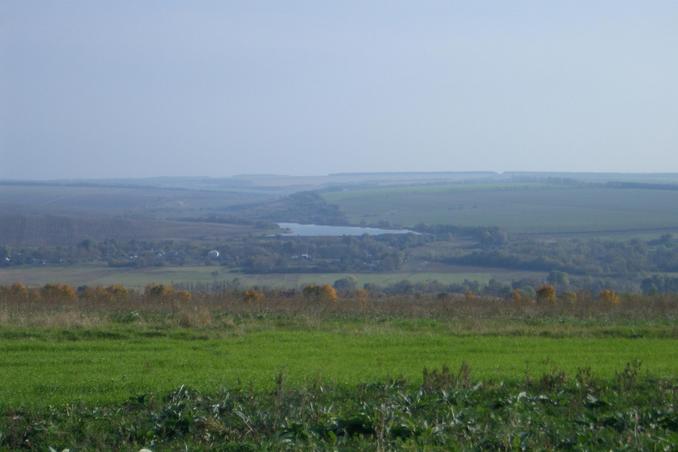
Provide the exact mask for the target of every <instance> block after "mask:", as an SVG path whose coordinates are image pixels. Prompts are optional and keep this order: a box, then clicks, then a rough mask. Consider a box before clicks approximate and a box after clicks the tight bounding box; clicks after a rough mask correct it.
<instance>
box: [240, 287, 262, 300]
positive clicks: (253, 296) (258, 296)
mask: <svg viewBox="0 0 678 452" xmlns="http://www.w3.org/2000/svg"><path fill="white" fill-rule="evenodd" d="M242 299H243V300H244V301H245V302H247V303H253V302H257V301H262V300H263V299H264V294H263V293H262V292H260V291H258V290H254V289H249V290H246V291H245V292H243V294H242Z"/></svg>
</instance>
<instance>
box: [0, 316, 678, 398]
mask: <svg viewBox="0 0 678 452" xmlns="http://www.w3.org/2000/svg"><path fill="white" fill-rule="evenodd" d="M0 334H1V335H2V341H1V342H0V380H1V381H3V384H2V385H1V386H0V400H1V401H2V404H4V405H5V406H14V407H16V406H22V405H40V406H44V405H46V404H55V403H56V404H59V403H65V402H73V401H75V400H83V401H86V402H96V403H109V402H119V401H122V400H125V399H127V398H128V397H130V396H133V395H135V394H141V393H146V392H154V393H158V392H163V391H168V390H171V389H173V388H176V387H178V386H180V385H183V384H186V385H189V386H191V387H194V388H197V389H200V390H204V391H216V390H218V389H219V388H220V387H229V386H233V385H236V384H238V382H245V383H246V384H248V385H249V384H252V385H254V386H255V387H268V386H270V385H272V383H273V381H274V377H275V375H276V374H278V373H279V372H283V373H284V374H285V375H286V376H287V379H288V381H289V382H290V383H291V384H295V385H301V384H304V383H307V384H308V383H312V382H313V381H316V380H318V381H328V382H335V383H341V384H343V383H346V384H357V383H361V382H368V381H383V380H385V379H387V378H389V377H392V376H403V377H405V378H406V379H408V381H413V382H416V381H419V380H420V378H421V372H422V369H423V368H424V367H428V368H440V367H441V366H443V365H449V366H450V367H452V368H457V367H458V366H459V365H460V364H461V363H462V362H466V363H468V364H469V365H470V367H471V369H472V371H473V375H474V377H475V378H479V379H495V380H496V379H508V380H516V379H521V378H524V377H525V375H526V373H527V374H529V375H533V376H539V375H541V374H543V373H545V372H549V371H552V370H553V369H560V370H564V371H565V372H566V373H568V374H574V373H575V372H576V370H577V369H578V368H583V367H591V369H592V371H593V373H594V374H595V375H596V376H599V377H610V376H612V375H613V374H614V372H616V371H619V370H620V369H621V368H623V366H624V365H625V364H626V363H628V362H630V361H633V360H635V359H639V360H641V361H642V365H643V369H644V370H647V371H648V372H650V373H652V374H655V375H658V376H667V377H675V376H676V375H678V340H676V339H675V338H674V337H668V338H667V337H662V336H661V335H660V336H656V335H653V334H649V335H646V336H644V337H638V338H629V337H623V335H615V334H610V333H609V332H608V335H607V336H606V335H605V334H603V335H600V334H593V335H586V334H585V335H583V336H582V335H580V334H579V333H578V334H577V335H567V334H566V335H565V336H563V337H543V336H540V335H537V334H534V335H533V334H530V333H529V332H528V333H527V334H523V335H493V334H488V335H473V334H454V333H453V332H451V331H446V330H445V329H444V328H441V325H438V324H436V323H435V322H433V323H432V322H431V321H426V322H416V321H412V322H405V323H398V324H393V325H391V326H390V327H384V326H383V325H381V326H380V325H379V324H378V323H370V324H361V323H352V322H343V323H342V322H339V323H336V322H333V323H327V324H325V325H322V326H321V327H318V328H307V329H302V328H299V327H298V326H297V327H296V328H294V327H292V328H290V327H285V326H275V325H272V324H263V323H262V325H260V326H258V327H257V326H256V325H255V326H254V327H252V328H251V329H250V330H248V331H243V330H236V329H234V330H233V331H230V332H229V331H221V332H214V331H211V332H210V331H200V330H187V329H183V330H182V329H176V330H175V329H171V330H153V329H143V328H140V329H132V328H129V329H124V328H122V327H120V328H115V327H109V328H103V329H93V330H86V329H81V330H77V329H76V330H37V331H36V330H25V329H24V330H21V329H7V328H3V330H2V331H0Z"/></svg>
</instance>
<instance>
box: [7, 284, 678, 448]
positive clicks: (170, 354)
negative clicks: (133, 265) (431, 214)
mask: <svg viewBox="0 0 678 452" xmlns="http://www.w3.org/2000/svg"><path fill="white" fill-rule="evenodd" d="M57 289H58V287H55V286H51V287H50V286H47V287H44V288H42V289H27V290H23V289H22V290H19V289H11V288H10V290H7V289H3V290H0V381H1V382H2V384H1V385H0V450H5V449H7V450H17V449H38V450H49V448H53V449H55V450H63V449H66V448H70V449H82V450H105V449H111V448H119V449H124V450H139V449H141V448H143V447H146V448H150V449H151V450H178V449H182V450H186V449H188V450H213V449H219V450H247V451H250V450H251V451H254V450H262V449H263V450H310V449H312V450H329V449H331V450H392V449H410V450H420V449H427V450H468V449H473V450H483V449H493V450H527V449H562V448H573V447H576V446H578V447H581V448H584V449H600V448H604V449H619V448H626V449H632V450H638V449H661V450H671V447H673V446H672V445H675V444H676V441H677V440H678V418H677V417H676V387H677V386H676V384H677V376H678V323H677V322H676V319H678V302H677V301H676V300H675V299H674V297H671V296H656V297H645V296H630V295H628V296H622V297H619V298H618V299H615V300H613V301H612V302H604V301H603V300H602V299H597V298H595V297H585V296H584V295H583V294H582V296H580V297H578V298H577V300H576V302H572V301H569V302H567V301H566V300H564V299H563V300H560V299H558V300H556V301H554V302H548V303H541V302H535V301H530V300H525V301H520V302H514V301H511V300H504V299H497V298H477V297H468V296H463V295H459V296H455V295H449V296H445V297H440V296H423V295H421V296H415V295H413V296H378V297H377V296H374V297H367V298H364V297H357V295H356V297H353V296H351V295H347V296H344V297H339V298H338V299H336V300H335V301H331V299H321V298H309V297H307V296H306V295H304V294H303V293H301V292H298V291H297V292H293V291H273V290H271V291H267V292H261V293H260V294H259V296H256V297H254V296H248V292H245V293H240V292H238V291H225V292H219V293H206V292H197V291H196V292H193V293H190V294H189V293H187V292H181V291H172V290H170V289H169V288H167V287H165V288H164V289H163V290H160V289H159V288H157V287H156V289H158V290H153V291H150V290H147V291H144V292H141V291H135V290H123V289H121V288H120V287H117V288H113V289H115V290H114V291H113V290H111V291H107V289H102V290H99V291H97V290H94V289H92V291H90V292H87V293H88V294H89V295H84V294H80V295H79V296H78V295H76V294H75V292H74V291H72V289H70V291H69V290H66V288H63V287H62V289H59V290H60V291H57ZM12 294H15V295H12ZM49 294H52V295H51V296H48V295H49ZM248 300H249V301H248ZM450 369H451V370H450ZM667 447H668V449H667Z"/></svg>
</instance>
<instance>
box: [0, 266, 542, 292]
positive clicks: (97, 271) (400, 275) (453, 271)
mask: <svg viewBox="0 0 678 452" xmlns="http://www.w3.org/2000/svg"><path fill="white" fill-rule="evenodd" d="M535 274H536V275H541V276H543V273H536V272H528V271H518V270H516V271H513V270H503V269H480V268H476V267H468V268H466V267H461V266H458V267H454V268H452V267H445V268H444V269H440V270H438V271H402V272H388V273H354V274H348V273H271V274H244V273H237V272H232V271H230V270H229V269H228V268H224V267H220V266H188V265H187V266H183V267H146V268H128V269H125V268H114V267H107V266H102V265H81V266H63V267H60V266H26V267H14V268H3V269H1V270H0V284H12V283H14V282H16V281H22V282H24V283H25V284H28V285H31V286H40V285H43V284H47V283H50V282H64V283H68V284H72V285H75V286H79V285H88V286H105V285H110V284H118V283H120V284H124V285H125V286H127V287H133V288H143V287H144V286H146V285H147V284H151V283H163V284H209V283H213V282H221V281H231V280H233V279H235V278H237V279H238V280H239V281H240V283H241V284H242V285H243V286H246V287H249V286H268V287H277V288H297V287H299V286H302V285H304V284H311V283H318V284H325V283H328V284H332V283H334V281H336V280H337V279H341V278H345V277H347V276H353V277H355V278H356V280H357V281H358V284H360V285H362V284H365V283H374V284H378V285H388V284H393V283H396V282H399V281H403V280H408V281H410V282H413V283H416V282H426V281H439V282H441V283H444V284H451V283H461V282H463V281H464V280H465V279H468V280H469V281H478V282H479V283H481V284H485V283H487V282H488V281H489V280H490V279H492V278H495V279H497V280H499V281H511V280H512V279H520V278H524V277H529V276H534V275H535Z"/></svg>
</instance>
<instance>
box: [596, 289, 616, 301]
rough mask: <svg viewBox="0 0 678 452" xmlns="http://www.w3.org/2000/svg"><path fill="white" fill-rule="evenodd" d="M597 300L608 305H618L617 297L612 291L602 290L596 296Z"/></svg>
mask: <svg viewBox="0 0 678 452" xmlns="http://www.w3.org/2000/svg"><path fill="white" fill-rule="evenodd" d="M598 299H599V300H601V301H604V302H605V303H609V304H619V302H620V299H619V295H617V293H616V292H615V291H613V290H610V289H604V290H602V291H601V292H600V293H599V294H598Z"/></svg>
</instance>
